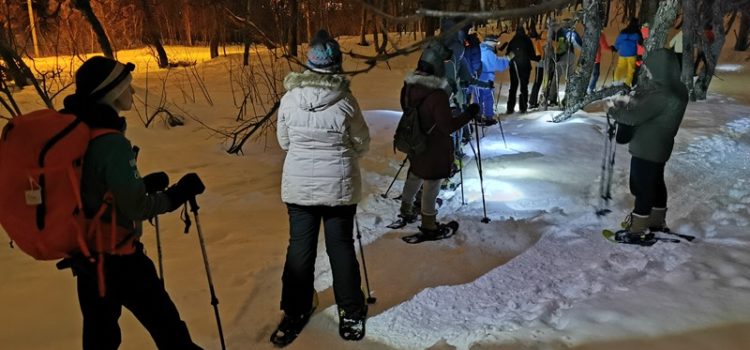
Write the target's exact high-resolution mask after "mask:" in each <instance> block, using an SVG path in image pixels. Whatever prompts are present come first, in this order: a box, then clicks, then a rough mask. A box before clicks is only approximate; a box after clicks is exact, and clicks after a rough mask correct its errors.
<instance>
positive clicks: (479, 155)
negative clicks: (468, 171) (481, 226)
mask: <svg viewBox="0 0 750 350" xmlns="http://www.w3.org/2000/svg"><path fill="white" fill-rule="evenodd" d="M474 129H475V130H479V124H478V123H477V120H476V119H474ZM477 166H478V168H479V187H481V189H482V209H483V210H484V218H482V222H483V223H485V224H486V223H489V222H490V218H488V217H487V203H486V201H485V199H484V176H483V175H482V151H481V150H480V148H479V138H478V137H477Z"/></svg>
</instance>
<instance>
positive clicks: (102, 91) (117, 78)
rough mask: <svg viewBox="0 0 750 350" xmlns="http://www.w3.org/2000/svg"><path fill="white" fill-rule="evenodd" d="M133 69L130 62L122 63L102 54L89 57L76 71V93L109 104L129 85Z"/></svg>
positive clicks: (90, 99)
mask: <svg viewBox="0 0 750 350" xmlns="http://www.w3.org/2000/svg"><path fill="white" fill-rule="evenodd" d="M134 69H135V65H134V64H132V63H127V64H122V63H120V62H117V61H115V60H113V59H111V58H107V57H103V56H95V57H92V58H89V59H88V60H86V62H84V63H83V64H82V65H81V67H80V68H78V71H77V72H76V95H78V96H79V97H81V98H85V99H87V100H89V101H92V102H99V103H103V104H108V105H111V104H112V103H113V102H114V100H116V99H117V98H118V97H120V95H122V93H123V92H125V90H126V89H127V88H128V87H129V86H130V82H131V81H132V80H133V78H132V76H131V75H130V72H132V71H133V70H134Z"/></svg>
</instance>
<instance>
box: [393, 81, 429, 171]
mask: <svg viewBox="0 0 750 350" xmlns="http://www.w3.org/2000/svg"><path fill="white" fill-rule="evenodd" d="M409 89H410V86H409V85H408V84H406V92H405V94H404V95H405V96H406V97H405V98H406V103H404V113H403V114H402V115H401V119H400V120H399V121H398V126H397V127H396V133H395V134H394V135H393V151H394V152H396V150H399V151H401V152H403V153H406V155H407V156H409V157H413V156H415V155H418V154H422V153H424V152H425V151H426V150H427V135H429V134H430V133H431V132H432V130H433V129H435V124H432V126H431V127H430V128H429V129H428V130H427V131H426V132H425V131H423V129H422V125H421V123H420V122H419V107H420V106H421V105H422V103H421V102H420V103H419V104H418V105H416V106H411V105H410V104H409V100H408V98H409V97H408V96H409ZM428 96H429V95H428ZM425 99H427V97H425ZM422 101H424V99H423V100H422Z"/></svg>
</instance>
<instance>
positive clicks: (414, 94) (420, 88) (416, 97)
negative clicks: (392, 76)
mask: <svg viewBox="0 0 750 350" xmlns="http://www.w3.org/2000/svg"><path fill="white" fill-rule="evenodd" d="M404 83H406V84H407V85H414V87H415V88H412V89H411V90H410V93H409V96H408V97H409V100H410V101H409V102H410V104H415V103H418V102H419V101H421V100H423V99H424V98H426V97H427V95H429V94H431V93H432V92H434V91H435V90H443V91H445V92H446V93H448V92H449V91H450V89H451V88H450V84H448V80H447V79H445V78H441V77H436V76H434V75H424V74H417V73H416V72H412V73H409V74H408V75H407V76H406V78H405V79H404Z"/></svg>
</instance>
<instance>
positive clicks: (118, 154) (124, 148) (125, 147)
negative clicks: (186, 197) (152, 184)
mask: <svg viewBox="0 0 750 350" xmlns="http://www.w3.org/2000/svg"><path fill="white" fill-rule="evenodd" d="M107 191H110V192H112V195H113V196H114V198H115V207H116V209H117V212H116V214H117V225H118V226H121V227H124V228H127V229H132V230H133V233H134V234H136V235H137V236H140V235H141V233H142V221H143V220H146V219H149V218H152V217H154V216H156V215H159V214H162V213H165V212H167V211H169V209H170V206H171V203H170V201H169V198H168V197H167V195H165V194H164V193H161V192H160V193H157V194H152V195H147V194H146V187H145V185H144V184H143V180H142V179H141V176H140V174H139V173H138V168H137V167H136V164H135V154H134V153H133V150H132V146H131V144H130V141H128V139H127V138H125V135H123V134H122V133H113V134H106V135H103V136H100V137H98V138H96V139H94V140H92V141H91V142H90V143H89V147H88V150H87V151H86V156H85V158H84V161H83V176H82V179H81V196H82V200H83V206H84V210H85V213H86V216H87V217H93V216H94V215H95V214H96V212H97V210H98V209H99V207H100V206H101V204H102V202H103V198H104V195H105V193H107ZM104 220H105V221H107V222H110V216H109V215H108V214H107V215H105V217H104Z"/></svg>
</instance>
